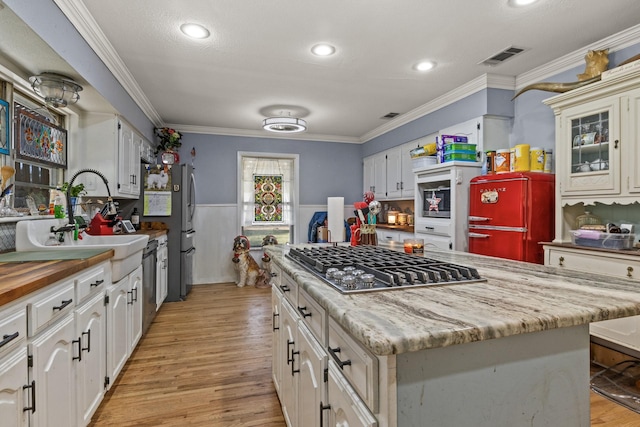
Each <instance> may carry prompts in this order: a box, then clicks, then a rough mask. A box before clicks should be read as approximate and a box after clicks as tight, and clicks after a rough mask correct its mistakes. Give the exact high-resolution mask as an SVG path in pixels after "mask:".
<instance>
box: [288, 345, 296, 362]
mask: <svg viewBox="0 0 640 427" xmlns="http://www.w3.org/2000/svg"><path fill="white" fill-rule="evenodd" d="M293 345H295V341H289V340H287V365H288V364H289V363H291V362H293V350H289V349H290V347H291V346H293ZM290 354H291V356H289V355H290Z"/></svg>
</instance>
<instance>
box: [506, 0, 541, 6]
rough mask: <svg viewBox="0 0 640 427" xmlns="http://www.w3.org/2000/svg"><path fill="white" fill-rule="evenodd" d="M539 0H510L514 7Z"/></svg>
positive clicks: (527, 4)
mask: <svg viewBox="0 0 640 427" xmlns="http://www.w3.org/2000/svg"><path fill="white" fill-rule="evenodd" d="M537 1H538V0H509V5H510V6H513V7H522V6H529V5H530V4H533V3H535V2H537Z"/></svg>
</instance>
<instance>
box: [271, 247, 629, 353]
mask: <svg viewBox="0 0 640 427" xmlns="http://www.w3.org/2000/svg"><path fill="white" fill-rule="evenodd" d="M306 246H309V245H299V247H306ZM381 246H383V245H381ZM297 247H298V246H297ZM383 247H389V248H390V249H394V250H402V247H401V245H396V246H395V247H394V245H393V244H390V245H385V246H383ZM266 250H267V251H268V252H269V253H270V254H271V255H272V258H273V260H274V261H275V263H276V264H277V265H279V266H280V267H281V268H282V269H283V272H284V273H287V274H288V275H289V276H291V277H292V278H293V279H294V280H295V281H296V282H297V283H298V284H299V285H300V287H301V288H302V289H304V290H305V291H306V292H307V293H308V294H309V295H310V296H311V297H312V298H314V299H315V300H316V301H317V302H318V303H319V304H320V305H321V306H322V307H324V308H325V309H326V310H327V312H328V313H329V316H331V318H333V319H334V320H335V321H336V322H338V323H339V324H340V325H341V326H342V327H343V328H344V329H345V330H347V331H348V332H349V333H350V334H351V335H352V336H353V337H354V338H355V339H357V340H358V341H360V342H361V343H362V344H363V345H364V346H365V347H367V348H368V349H369V350H371V351H372V352H373V353H374V354H376V355H391V354H400V353H406V352H414V351H420V350H425V349H429V348H438V347H447V346H451V345H457V344H463V343H468V342H474V341H483V340H490V339H494V338H500V337H507V336H512V335H518V334H525V333H530V332H539V331H544V330H550V329H556V328H564V327H571V326H577V325H583V324H588V323H591V322H597V321H601V320H608V319H615V318H620V317H626V316H633V315H637V314H640V292H638V289H639V287H640V284H639V283H638V282H637V281H632V280H625V279H617V278H613V277H607V276H598V275H594V274H583V273H580V272H576V271H565V270H562V269H558V268H555V267H545V266H542V265H538V264H530V263H524V262H518V261H510V260H505V259H500V258H492V257H486V256H482V255H475V254H469V253H464V252H453V251H437V250H428V249H427V248H425V254H424V256H426V257H429V258H433V259H437V260H441V261H445V262H451V263H456V264H462V265H466V266H469V267H475V268H476V269H477V270H478V272H479V273H480V276H481V277H483V278H485V279H487V282H480V283H467V284H453V285H445V286H441V287H422V288H415V289H397V290H383V291H378V292H367V293H356V294H341V293H339V292H338V291H336V290H334V289H333V288H332V287H331V286H329V285H328V284H326V283H324V282H322V281H321V280H320V279H318V278H316V277H315V276H313V275H312V274H311V273H309V272H307V271H306V270H304V269H303V268H302V267H300V266H299V265H298V264H296V263H295V262H293V261H291V260H289V259H287V258H284V256H283V255H284V253H285V252H286V251H287V250H288V247H287V246H268V247H267V248H266ZM414 256H419V255H414Z"/></svg>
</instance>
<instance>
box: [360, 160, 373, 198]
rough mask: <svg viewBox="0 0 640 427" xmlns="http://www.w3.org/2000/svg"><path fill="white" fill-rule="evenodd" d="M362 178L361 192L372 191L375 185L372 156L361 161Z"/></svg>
mask: <svg viewBox="0 0 640 427" xmlns="http://www.w3.org/2000/svg"><path fill="white" fill-rule="evenodd" d="M362 167H363V170H362V179H363V181H364V183H363V185H362V193H363V194H364V193H366V192H367V191H373V190H374V186H375V171H376V169H375V163H374V157H366V158H365V159H364V162H363V166H362Z"/></svg>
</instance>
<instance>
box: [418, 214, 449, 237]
mask: <svg viewBox="0 0 640 427" xmlns="http://www.w3.org/2000/svg"><path fill="white" fill-rule="evenodd" d="M414 230H415V232H416V233H418V234H438V235H441V236H451V220H450V219H446V218H421V219H420V220H416V223H415V225H414ZM418 237H419V236H418Z"/></svg>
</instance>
